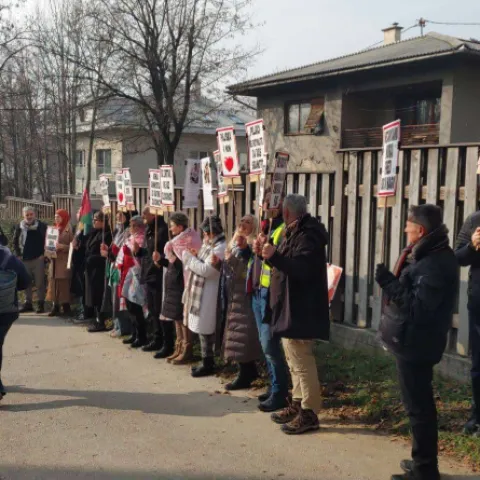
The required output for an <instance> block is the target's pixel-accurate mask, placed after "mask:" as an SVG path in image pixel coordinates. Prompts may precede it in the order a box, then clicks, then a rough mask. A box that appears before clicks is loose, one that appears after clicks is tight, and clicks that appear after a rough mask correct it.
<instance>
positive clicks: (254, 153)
mask: <svg viewBox="0 0 480 480" xmlns="http://www.w3.org/2000/svg"><path fill="white" fill-rule="evenodd" d="M245 130H246V133H247V142H248V163H249V169H250V175H251V181H256V180H257V178H258V176H259V175H261V174H262V164H263V161H264V158H265V139H264V127H263V120H255V121H254V122H250V123H247V124H246V125H245Z"/></svg>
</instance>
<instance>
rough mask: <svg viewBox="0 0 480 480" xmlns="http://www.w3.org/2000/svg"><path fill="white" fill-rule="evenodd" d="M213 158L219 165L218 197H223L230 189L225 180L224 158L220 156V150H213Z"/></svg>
mask: <svg viewBox="0 0 480 480" xmlns="http://www.w3.org/2000/svg"><path fill="white" fill-rule="evenodd" d="M213 159H214V161H215V165H216V167H217V184H218V186H217V197H218V198H223V197H226V196H227V195H228V190H227V187H226V185H225V181H224V180H223V169H222V160H221V158H220V150H217V151H216V152H213Z"/></svg>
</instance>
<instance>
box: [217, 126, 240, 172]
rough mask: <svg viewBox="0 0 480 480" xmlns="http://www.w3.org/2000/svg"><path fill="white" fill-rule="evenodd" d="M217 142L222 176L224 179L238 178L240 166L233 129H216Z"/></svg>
mask: <svg viewBox="0 0 480 480" xmlns="http://www.w3.org/2000/svg"><path fill="white" fill-rule="evenodd" d="M217 141H218V150H219V151H220V160H221V163H222V172H223V176H224V177H225V178H236V177H239V176H240V165H239V161H238V152H237V139H236V138H235V129H234V128H233V127H225V128H218V129H217Z"/></svg>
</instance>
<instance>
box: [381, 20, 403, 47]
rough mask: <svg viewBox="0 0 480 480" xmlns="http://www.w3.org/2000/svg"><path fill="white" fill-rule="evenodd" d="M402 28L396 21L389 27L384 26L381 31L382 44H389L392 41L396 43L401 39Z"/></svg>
mask: <svg viewBox="0 0 480 480" xmlns="http://www.w3.org/2000/svg"><path fill="white" fill-rule="evenodd" d="M402 30H403V27H400V26H399V25H398V23H393V24H392V26H391V27H388V28H384V29H383V30H382V32H383V35H384V37H383V44H384V45H390V44H392V43H397V42H400V41H401V40H402Z"/></svg>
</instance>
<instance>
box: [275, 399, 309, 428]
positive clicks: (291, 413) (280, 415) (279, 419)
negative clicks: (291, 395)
mask: <svg viewBox="0 0 480 480" xmlns="http://www.w3.org/2000/svg"><path fill="white" fill-rule="evenodd" d="M301 408H302V405H301V403H300V402H298V401H296V400H293V402H292V403H290V405H289V406H288V407H286V408H284V409H283V410H280V411H279V412H277V413H272V415H271V417H270V418H271V419H272V421H273V422H275V423H277V424H278V425H285V424H286V423H289V422H291V421H292V420H294V419H295V417H296V416H297V415H298V414H299V412H300V409H301Z"/></svg>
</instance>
